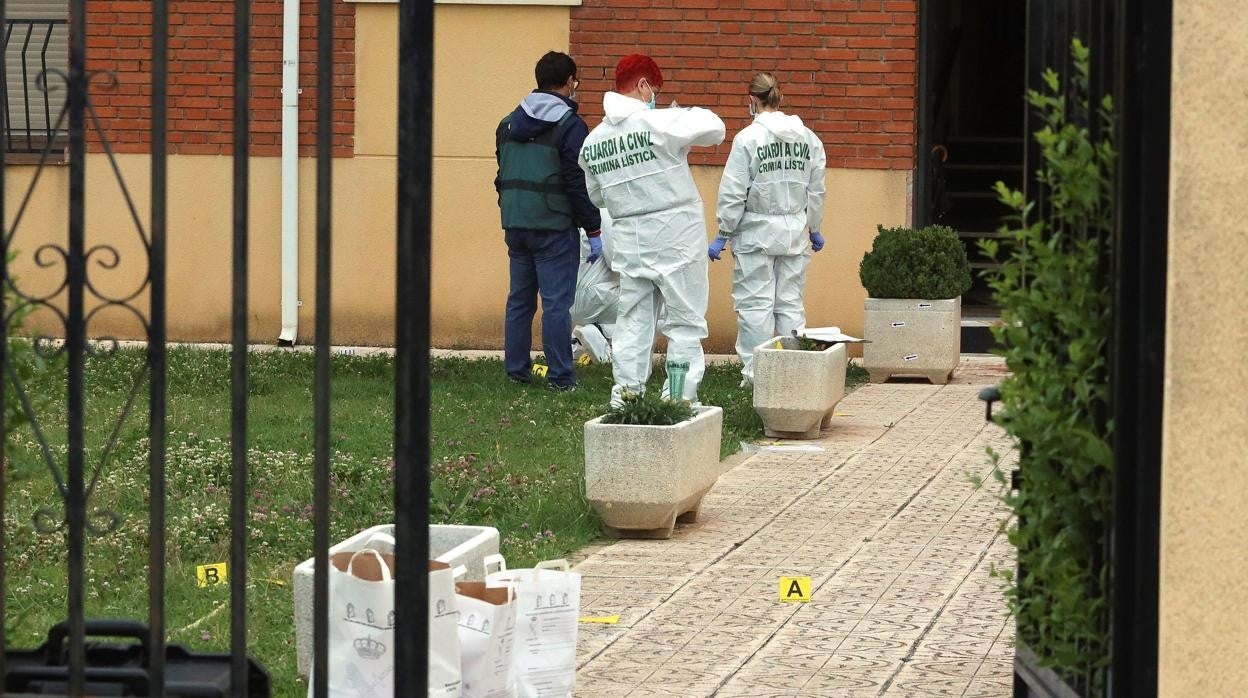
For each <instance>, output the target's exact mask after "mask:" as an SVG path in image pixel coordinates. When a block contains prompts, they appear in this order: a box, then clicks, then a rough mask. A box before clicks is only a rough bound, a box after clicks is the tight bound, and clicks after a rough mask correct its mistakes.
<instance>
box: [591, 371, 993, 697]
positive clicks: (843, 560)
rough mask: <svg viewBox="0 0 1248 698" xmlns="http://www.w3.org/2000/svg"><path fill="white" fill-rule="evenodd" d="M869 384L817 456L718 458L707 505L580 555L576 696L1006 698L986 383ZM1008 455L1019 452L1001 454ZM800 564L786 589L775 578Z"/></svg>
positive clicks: (979, 379) (987, 377) (972, 378)
mask: <svg viewBox="0 0 1248 698" xmlns="http://www.w3.org/2000/svg"><path fill="white" fill-rule="evenodd" d="M1003 372H1004V366H1003V365H1002V364H1001V363H1000V362H999V361H998V360H995V359H984V358H974V359H968V360H965V361H964V363H963V367H962V369H961V370H960V371H959V374H958V376H957V378H956V379H955V382H954V383H953V384H950V385H948V386H942V387H936V386H930V385H927V384H925V383H923V384H919V383H888V384H883V385H868V386H864V387H862V388H860V389H858V390H857V391H855V392H854V393H852V394H851V395H849V396H848V397H847V398H846V399H845V400H844V401H843V402H842V403H841V404H840V406H839V407H838V412H839V413H841V414H843V415H844V416H840V417H838V418H837V419H836V421H835V427H834V429H832V430H829V431H825V432H824V439H823V440H821V441H818V442H814V443H816V444H817V445H819V446H821V447H823V448H824V449H825V450H824V451H822V452H818V453H760V454H757V455H755V456H753V457H751V458H749V459H748V460H746V461H745V462H743V463H740V464H739V465H737V466H736V467H734V468H733V469H732V470H730V471H729V472H726V473H724V475H723V476H722V477H721V478H720V480H719V483H718V484H717V485H716V487H715V489H714V490H712V491H711V493H710V494H708V495H707V497H706V500H705V502H704V504H703V507H702V518H701V520H700V521H699V522H698V523H696V524H692V525H687V526H678V530H677V533H676V535H675V536H673V538H672V539H671V540H668V541H622V542H619V543H616V544H614V545H611V546H609V547H606V548H604V549H602V550H600V551H598V552H596V553H594V554H592V555H591V556H590V557H589V558H587V559H586V560H584V561H583V562H582V563H580V564H579V565H577V567H576V569H577V571H579V572H580V573H581V574H582V575H584V577H583V584H584V590H583V601H582V605H583V607H584V612H583V615H586V616H608V615H611V614H617V613H618V614H621V616H622V618H621V620H620V622H619V623H618V624H615V625H600V624H589V623H583V624H582V625H581V639H580V643H579V652H580V670H579V673H578V679H577V691H576V693H577V695H578V696H625V695H627V696H710V695H715V696H752V697H761V696H844V697H846V698H849V697H857V696H1008V695H1010V688H1011V676H1012V674H1011V668H1010V662H1011V658H1012V656H1013V654H1012V653H1013V649H1012V644H1011V643H1012V640H1013V626H1012V623H1011V622H1010V621H1009V620H1008V618H1007V614H1006V611H1005V605H1004V600H1003V598H1002V595H1001V591H1000V589H1001V582H1000V580H997V579H995V578H993V577H990V576H989V569H990V567H991V566H992V565H996V566H998V567H1007V568H1012V567H1013V551H1012V549H1011V547H1010V545H1009V543H1008V542H1007V541H1006V540H1005V537H1004V535H1003V534H1001V533H1000V532H999V523H1000V522H1001V521H1002V520H1003V519H1004V518H1005V516H1006V512H1005V510H1004V509H1003V507H1002V505H1001V504H1000V503H999V502H998V501H997V500H996V499H995V498H994V496H993V492H995V491H996V490H997V486H996V485H995V483H993V482H992V481H991V479H989V482H988V484H986V485H985V486H984V487H983V488H981V489H976V488H975V486H974V485H973V484H972V483H971V481H970V477H971V476H972V475H978V476H987V475H988V474H989V473H990V472H991V466H990V465H989V463H988V460H987V457H986V455H985V447H988V446H992V447H994V448H996V449H997V450H999V451H1006V450H1008V448H1009V442H1008V440H1007V439H1006V437H1005V435H1004V433H1003V432H1002V431H1001V430H1000V429H999V428H997V427H995V426H991V425H986V424H985V423H984V407H983V403H981V402H979V401H978V400H977V399H976V394H977V392H978V390H979V389H980V388H981V387H983V386H985V385H990V384H993V383H996V382H997V381H998V380H1000V378H1001V377H1002V375H1003ZM1011 458H1012V456H1011ZM782 575H808V576H810V577H811V578H812V584H813V598H812V600H811V602H810V603H781V602H780V601H779V600H778V584H779V577H780V576H782Z"/></svg>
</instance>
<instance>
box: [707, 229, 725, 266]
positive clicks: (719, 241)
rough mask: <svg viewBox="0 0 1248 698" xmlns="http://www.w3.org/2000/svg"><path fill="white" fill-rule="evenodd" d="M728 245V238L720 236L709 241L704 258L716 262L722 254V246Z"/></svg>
mask: <svg viewBox="0 0 1248 698" xmlns="http://www.w3.org/2000/svg"><path fill="white" fill-rule="evenodd" d="M727 244H728V238H726V237H724V236H723V235H720V236H719V237H717V238H715V239H714V240H712V241H711V244H710V246H709V247H707V248H706V256H707V257H710V258H711V259H712V260H714V261H716V262H718V261H719V256H720V255H721V254H723V253H724V245H727Z"/></svg>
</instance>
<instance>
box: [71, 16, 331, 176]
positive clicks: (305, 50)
mask: <svg viewBox="0 0 1248 698" xmlns="http://www.w3.org/2000/svg"><path fill="white" fill-rule="evenodd" d="M251 11H252V28H251V33H252V47H251V70H252V82H251V85H252V88H251V89H252V95H251V152H252V154H253V155H277V154H279V153H280V152H281V141H280V137H281V119H282V107H281V104H282V100H281V97H282V96H281V89H282V1H281V0H251ZM300 11H301V19H300V23H299V24H300V27H299V61H300V63H299V87H300V88H302V90H303V92H302V94H301V95H300V96H299V145H300V148H299V150H300V154H302V155H312V154H313V153H314V146H315V143H316V3H315V1H314V0H301V6H300ZM87 13H88V14H87V21H88V26H89V28H88V43H87V67H88V69H89V70H111V71H113V72H115V73H116V75H117V80H118V84H117V85H116V87H112V88H109V87H108V86H107V85H106V84H104V82H103V81H101V82H97V83H94V84H93V87H92V90H91V97H92V101H93V103H94V105H95V107H96V110H97V111H98V113H99V115H100V117H101V119H102V120H103V122H104V124H105V128H106V129H107V131H108V134H109V138H110V139H111V140H112V142H113V143H114V146H115V148H116V150H118V151H119V152H131V153H134V152H148V151H149V150H150V145H151V47H152V38H151V3H150V2H146V1H144V0H88V2H87ZM169 24H170V27H169V33H170V36H169V152H171V153H185V154H211V155H217V154H228V153H230V152H232V150H233V148H232V147H231V145H230V144H231V142H232V141H233V128H234V127H233V118H234V116H233V114H234V111H233V110H234V99H233V96H232V95H233V90H234V87H233V85H234V77H233V70H234V60H233V55H234V54H233V51H234V38H233V37H234V3H233V2H229V1H220V0H172V1H171V2H170V3H169ZM334 27H335V30H334V36H335V45H334V76H333V79H334V127H333V128H334V155H336V156H339V157H349V156H350V155H351V154H352V151H353V148H354V138H355V7H354V5H352V4H351V3H347V2H341V0H335V2H334ZM92 138H93V139H94V138H95V136H94V135H93V136H92ZM97 147H98V146H97Z"/></svg>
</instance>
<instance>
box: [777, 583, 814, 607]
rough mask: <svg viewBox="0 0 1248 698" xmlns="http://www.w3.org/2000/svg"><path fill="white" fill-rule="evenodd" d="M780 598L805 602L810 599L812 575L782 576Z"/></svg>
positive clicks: (784, 600) (787, 600) (786, 600)
mask: <svg viewBox="0 0 1248 698" xmlns="http://www.w3.org/2000/svg"><path fill="white" fill-rule="evenodd" d="M780 600H781V601H783V602H803V603H804V602H806V601H810V577H781V578H780Z"/></svg>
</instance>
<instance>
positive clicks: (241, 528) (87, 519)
mask: <svg viewBox="0 0 1248 698" xmlns="http://www.w3.org/2000/svg"><path fill="white" fill-rule="evenodd" d="M333 2H334V0H318V5H317V17H318V19H317V74H318V76H320V79H318V85H317V105H318V106H317V121H316V123H317V138H316V159H317V179H316V253H317V263H316V284H317V290H316V337H315V352H316V362H315V373H314V376H313V377H311V379H312V381H313V385H314V405H313V406H312V410H313V413H314V422H315V440H314V444H315V445H314V449H315V453H314V469H315V483H316V484H315V492H314V517H313V520H314V524H313V530H312V531H311V532H310V533H311V538H312V542H313V545H314V550H315V558H316V574H315V581H314V590H315V591H314V608H315V622H314V638H315V640H314V655H313V657H314V672H313V677H312V685H313V689H314V695H316V696H319V697H323V696H326V695H327V676H328V672H329V671H332V670H333V668H332V667H330V666H329V664H328V661H327V658H328V652H327V647H328V645H327V637H328V610H327V609H328V559H327V551H328V547H329V515H330V510H329V495H330V492H329V481H330V478H329V475H330V467H329V456H330V452H329V448H330V439H329V434H330V410H329V406H330V398H331V395H330V385H331V384H330V333H331V329H332V327H331V317H330V302H331V294H332V289H331V287H330V259H331V254H330V253H331V250H332V246H333V239H332V228H331V218H330V211H331V204H332V191H333V180H332V168H331V157H332V105H333V99H332V94H333V93H332V74H333V64H332V61H333V40H334V37H333ZM4 10H5V2H4V0H0V19H3V18H4V16H5V14H4ZM69 10H70V11H69V21H68V23H66V22H65V21H63V20H42V21H35V20H9V21H6V22H5V23H4V26H5V28H6V34H5V46H6V56H8V55H10V54H9V53H7V49H8V48H10V47H13V46H17V45H18V43H15V42H20V46H21V54H20V55H21V59H20V60H19V63H18V64H19V65H20V66H22V70H23V71H26V70H29V71H34V70H35V69H36V67H37V68H38V76H37V78H36V83H35V84H36V86H37V87H39V90H38V94H35V93H30V97H29V98H25V97H24V98H23V100H22V102H21V104H20V105H15V104H13V103H12V100H11V99H10V100H9V101H8V102H6V106H5V122H4V123H5V124H6V127H7V131H6V133H7V138H6V139H5V142H4V144H3V146H4V147H3V148H2V149H0V168H3V166H4V164H5V158H6V157H7V156H8V155H9V154H10V153H23V152H37V153H39V158H38V163H37V170H36V172H35V174H34V176H33V177H32V178H31V179H30V180H29V186H28V188H27V189H26V191H25V192H24V193H23V196H22V198H21V203H20V204H19V206H18V208H17V210H16V211H15V212H13V214H12V216H11V218H10V216H9V215H8V212H6V211H5V210H4V201H5V200H6V197H5V196H4V194H5V192H4V186H5V185H6V184H7V177H6V178H5V181H4V182H0V220H3V221H4V222H5V231H4V232H5V234H4V237H3V240H2V241H0V283H2V286H3V290H4V295H3V300H2V301H0V317H2V318H3V320H4V322H3V323H2V324H0V332H2V333H3V336H2V337H0V363H2V364H3V366H4V373H5V376H4V380H0V404H4V402H5V397H6V393H7V392H8V391H14V392H15V393H16V396H17V397H18V398H19V401H20V402H21V403H22V405H23V410H24V412H25V417H26V419H27V420H28V421H29V422H30V423H31V426H32V431H33V432H34V434H35V435H36V438H37V439H38V440H39V442H40V444H41V445H42V446H43V449H42V452H43V454H44V460H45V465H46V466H47V470H48V474H49V476H50V477H51V479H52V480H53V481H54V482H55V486H56V490H55V491H56V492H57V494H58V495H59V498H60V499H61V504H62V505H63V514H62V513H56V512H52V511H51V510H44V511H42V512H41V514H40V516H38V517H37V520H36V521H31V522H26V523H25V524H24V525H31V526H35V527H36V528H37V529H38V530H39V531H40V532H41V533H42V535H49V536H63V537H64V541H65V546H66V563H65V564H66V573H67V579H68V588H67V592H66V607H65V618H66V620H65V622H63V623H60V624H57V625H56V626H55V627H53V628H52V629H50V631H49V637H48V641H47V643H46V644H45V645H44V646H42V647H39V648H35V649H13V648H9V647H8V643H7V642H6V639H5V634H4V633H5V628H6V627H7V626H6V623H5V621H6V617H5V610H6V609H5V608H4V605H3V604H0V647H3V648H5V649H4V652H3V653H0V686H3V689H0V690H3V692H4V693H5V694H13V693H36V694H39V693H42V694H57V695H71V696H82V695H88V694H97V693H98V694H107V695H134V696H148V695H150V696H165V695H179V696H181V695H186V696H190V695H195V696H210V695H222V696H224V695H230V696H248V695H251V696H264V695H267V694H268V692H269V680H268V676H267V674H266V673H265V671H264V669H263V667H261V666H259V665H258V664H257V663H256V662H255V661H253V660H251V659H250V658H249V657H248V651H247V650H248V648H247V627H246V619H247V614H246V610H247V583H248V579H247V557H248V555H247V552H248V551H247V539H248V530H247V521H248V509H247V494H248V493H247V477H248V472H249V466H250V464H249V463H248V460H247V438H248V434H247V409H248V405H247V394H248V373H247V362H246V359H247V337H248V329H249V328H248V313H247V304H248V298H247V288H248V258H247V252H248V237H249V224H248V216H247V209H248V185H249V150H248V142H249V137H250V134H249V117H248V104H249V96H250V82H251V71H250V65H249V61H248V56H249V49H250V43H251V42H250V26H251V14H250V12H251V11H250V3H247V2H241V1H240V2H237V3H235V5H234V29H235V34H234V80H233V82H234V84H233V103H234V105H235V107H234V108H235V113H234V134H233V135H234V138H233V165H234V169H233V195H232V205H233V211H234V213H233V242H232V250H233V272H232V274H233V297H232V310H233V332H232V369H231V395H232V398H231V415H232V418H231V466H232V467H231V483H232V485H231V509H230V531H231V547H230V564H231V567H232V569H231V571H230V574H229V585H230V606H231V633H230V639H231V642H230V652H229V653H228V654H204V653H196V652H193V651H191V650H188V649H186V648H182V647H178V646H173V645H169V644H168V643H167V642H166V628H165V589H166V584H165V581H166V580H165V570H166V563H167V560H166V538H165V531H166V526H165V524H166V519H165V505H166V487H165V485H166V478H165V465H166V454H165V437H166V431H167V428H166V415H167V405H166V392H167V391H166V386H167V376H166V373H167V369H166V339H167V337H166V278H165V277H166V257H167V240H168V237H169V235H170V234H171V233H173V234H177V233H178V231H170V230H169V229H168V201H167V184H168V167H167V162H166V151H167V142H168V139H167V134H168V76H169V71H168V61H169V49H168V34H169V2H168V0H153V2H152V3H151V13H152V14H151V18H152V23H151V46H152V86H151V88H152V89H151V94H152V98H151V113H152V134H151V136H152V137H151V143H152V150H151V165H150V180H151V210H150V212H149V216H148V217H147V219H146V220H145V219H144V217H143V216H142V215H140V213H139V211H138V209H137V207H136V206H135V204H134V201H133V198H132V197H131V195H130V192H129V189H128V188H127V185H126V181H125V178H124V176H123V170H122V169H121V168H120V167H118V165H117V162H116V160H115V159H114V156H113V152H112V147H111V142H110V139H109V134H108V131H107V124H106V123H103V122H102V120H101V119H100V118H99V117H98V115H97V114H96V111H95V108H94V107H93V105H92V99H91V98H92V95H93V94H94V93H95V91H96V90H100V89H108V87H109V85H110V84H115V82H116V81H115V79H113V77H112V76H109V75H107V74H101V73H98V72H93V71H91V70H90V69H89V66H90V62H89V56H88V55H87V40H86V39H87V27H88V22H90V21H91V19H92V18H91V17H90V15H89V14H88V13H87V11H86V10H87V3H86V0H71V2H69ZM399 10H400V12H399V16H400V25H399V32H400V37H399V46H400V72H399V90H398V93H397V95H396V96H397V98H398V99H399V110H398V113H399V124H398V131H399V133H398V136H399V145H400V148H399V153H400V155H399V158H398V168H397V187H398V199H397V200H398V210H397V221H398V229H397V241H398V244H397V250H396V264H397V279H398V281H397V289H396V294H397V310H396V390H395V393H396V404H395V461H396V466H395V475H396V477H395V492H394V496H395V512H396V521H395V524H396V530H395V534H396V535H395V537H396V540H397V545H396V567H397V574H396V579H397V591H396V626H395V628H396V630H395V635H396V644H397V647H396V651H395V668H396V674H395V677H396V687H395V694H396V695H398V696H405V697H406V696H419V695H424V694H425V690H426V689H425V686H426V673H427V659H426V655H427V645H428V638H427V635H426V633H427V596H428V594H427V591H428V590H427V574H426V569H427V568H426V562H427V559H428V504H427V503H428V496H429V494H428V493H429V481H428V461H429V446H428V443H429V410H428V407H429V372H428V353H429V269H430V218H429V212H430V203H431V200H430V186H431V163H432V141H431V139H432V129H431V122H432V118H431V101H432V89H433V86H432V79H433V72H432V57H433V33H432V31H433V30H432V27H433V0H400V2H399ZM57 27H64V28H67V29H68V37H67V47H68V60H67V62H66V64H65V65H64V66H53V65H50V64H49V62H48V57H47V56H48V55H49V53H50V51H49V48H48V47H49V46H51V45H52V42H53V41H54V37H53V38H50V37H52V32H55V31H56V30H57V29H56V28H57ZM41 32H42V33H41ZM40 37H42V38H40ZM36 49H37V51H36ZM35 56H38V63H37V64H36V63H35V62H34V60H35V58H34V57H35ZM28 59H29V60H28ZM28 66H29V67H28ZM12 69H13V64H12V62H11V61H10V62H6V69H5V78H6V80H9V79H10V78H11V74H10V73H11V70H12ZM23 75H24V77H23V81H24V82H23V84H26V81H27V77H28V73H23ZM58 90H60V91H62V92H61V94H64V108H63V109H60V110H57V109H55V108H53V107H52V99H51V98H50V95H53V94H56V93H57V91H58ZM6 94H9V95H12V94H13V93H12V91H11V90H10V91H8V92H6ZM22 94H24V95H25V94H27V92H26V91H23V92H22ZM40 99H42V100H44V102H43V104H44V108H43V111H42V112H39V113H40V114H42V115H43V121H44V123H43V128H42V129H38V128H36V127H35V126H36V125H35V124H33V123H32V117H31V114H32V113H34V112H37V111H38V110H36V109H34V107H33V106H32V105H34V104H36V103H37V102H38V100H40ZM19 106H20V107H21V108H22V109H24V111H20V112H19V109H18V107H19ZM54 112H55V113H56V116H55V118H52V116H51V115H52V114H53V113H54ZM14 124H20V125H22V129H20V133H19V132H18V130H15V128H14V127H13V126H12V125H14ZM88 130H91V131H92V132H93V138H94V141H93V142H95V143H98V144H99V152H93V153H91V154H90V155H89V157H92V158H97V157H98V158H105V159H107V160H108V161H109V163H110V166H111V171H112V172H113V174H114V175H115V176H116V178H117V183H118V184H119V185H120V188H121V191H122V193H123V195H124V196H125V198H126V201H127V203H128V205H129V210H130V213H131V216H132V218H133V223H134V225H135V230H136V231H137V234H138V236H139V238H140V242H141V248H142V250H143V252H144V254H145V256H146V259H142V260H139V263H146V265H147V269H148V273H147V274H146V275H144V277H143V278H142V280H141V281H140V282H139V283H138V284H137V287H136V288H133V289H130V290H129V291H128V292H125V293H121V294H114V293H111V292H107V291H105V290H104V286H103V285H101V284H99V283H97V282H96V281H95V280H94V279H93V274H95V273H100V271H101V270H109V269H113V268H116V267H117V266H118V265H119V264H121V263H122V261H123V260H122V259H121V254H120V253H119V251H118V250H119V247H118V244H117V243H118V241H117V240H99V239H90V240H89V239H88V234H87V220H86V209H85V204H86V201H87V199H88V197H89V196H90V195H91V192H89V191H87V178H86V158H87V157H88V153H87V147H86V144H87V133H88ZM27 132H29V135H28V136H27ZM62 133H63V134H64V140H65V142H66V144H67V147H68V151H69V168H68V169H69V173H68V181H69V194H68V200H67V201H65V203H64V208H63V210H64V211H65V212H66V215H67V222H68V226H67V230H68V236H67V238H66V239H65V241H64V242H41V243H40V242H35V243H34V252H33V254H34V258H35V260H36V261H37V263H38V265H39V266H40V267H42V268H43V269H44V270H52V271H53V273H58V274H60V273H63V277H61V278H60V279H59V280H58V282H57V283H56V284H54V290H52V291H51V292H44V291H42V290H38V291H37V290H32V289H30V288H27V287H25V286H24V285H23V283H22V282H21V281H20V280H19V279H17V278H16V277H15V276H13V275H11V274H10V269H9V266H8V263H7V259H8V255H9V252H10V251H11V250H13V249H16V247H15V245H19V246H20V245H21V244H22V243H21V240H22V232H23V230H24V229H25V228H29V227H30V226H29V225H26V226H23V219H24V218H25V217H26V216H27V213H28V210H27V209H28V205H29V204H30V202H31V200H32V193H33V192H34V190H35V188H36V187H37V186H38V183H39V181H40V174H41V173H42V172H43V169H44V167H45V166H46V165H48V164H49V162H50V161H51V152H52V150H53V149H54V146H55V144H56V143H57V142H58V140H57V139H58V138H60V137H61V136H60V134H62ZM19 136H20V137H19ZM40 139H42V140H41V141H40ZM94 230H95V229H94V228H93V235H98V234H99V233H94ZM27 244H31V241H29V240H27ZM145 299H146V300H147V303H144V302H143V301H144V300H145ZM145 306H146V307H145ZM32 310H39V311H41V312H42V313H43V314H44V315H45V316H50V317H52V318H55V320H54V322H55V323H58V324H59V327H57V328H56V330H55V331H53V332H52V333H51V334H52V335H55V337H51V336H49V337H39V338H36V339H35V340H34V342H33V347H34V350H35V351H36V352H38V353H40V354H42V355H43V356H44V357H46V358H55V359H57V360H58V361H61V362H63V365H64V366H65V367H66V380H65V386H66V419H65V424H64V425H63V426H64V434H65V444H64V446H65V448H63V449H60V448H53V447H52V444H50V443H49V441H50V438H49V436H48V434H50V433H53V432H52V431H50V430H49V429H47V428H45V427H46V426H50V425H43V424H41V423H40V421H39V420H40V415H38V414H36V413H35V411H34V410H33V409H31V407H30V404H31V403H30V400H29V399H28V397H29V396H28V395H27V394H26V388H25V386H24V385H23V383H22V381H21V379H20V376H19V373H18V371H17V369H16V367H15V366H14V361H13V360H12V357H11V356H10V354H11V353H12V352H10V350H9V348H10V346H12V345H11V344H10V342H11V338H10V337H9V328H10V327H11V325H12V323H13V321H14V320H15V319H16V318H20V317H22V316H23V315H24V314H26V313H28V312H30V311H32ZM106 310H113V311H116V310H121V311H125V312H128V313H129V314H131V315H132V316H133V317H135V318H137V319H138V320H139V321H140V322H141V325H142V327H143V330H144V333H145V335H146V338H147V340H148V349H147V360H146V365H145V367H144V370H143V371H142V372H141V375H137V376H135V377H134V381H135V382H134V387H133V389H132V393H131V394H132V399H131V401H130V403H129V405H128V409H129V408H130V407H133V406H134V404H135V402H136V400H137V399H138V397H139V396H140V395H141V394H142V390H143V387H144V386H146V388H147V393H148V403H149V424H148V435H149V440H150V446H151V448H150V461H149V469H150V482H149V483H148V485H149V487H150V506H149V521H148V535H149V537H148V540H149V579H148V582H149V588H150V593H149V598H148V608H147V610H146V617H145V618H144V617H143V615H144V614H143V609H133V616H134V618H133V619H129V620H121V621H118V620H111V621H103V620H99V619H92V618H88V617H87V616H86V613H85V610H84V593H85V586H84V584H85V582H86V580H85V579H84V576H85V574H84V572H85V565H84V555H85V552H86V549H87V547H88V545H89V543H90V541H91V539H92V537H93V536H96V535H102V534H105V533H107V532H109V531H110V530H112V529H113V528H114V527H115V526H116V525H117V519H118V516H117V514H115V513H112V512H109V511H108V510H107V509H106V508H105V507H104V506H103V505H97V503H95V502H92V501H91V500H92V494H93V492H94V486H95V483H96V482H97V479H98V477H99V475H100V473H101V471H102V470H103V469H105V468H107V466H108V459H107V453H108V449H105V452H104V457H102V458H99V459H93V462H88V453H87V450H86V449H85V447H84V427H85V422H86V420H87V419H88V418H89V416H88V413H87V411H86V410H85V408H84V405H85V401H86V397H87V395H86V392H87V389H86V386H85V385H84V381H83V373H84V360H85V358H86V356H87V355H88V354H91V355H92V356H94V357H96V358H98V359H102V360H107V359H108V358H109V357H110V356H111V355H112V353H113V352H115V351H116V347H117V343H116V342H114V341H111V340H110V339H109V338H107V337H99V336H96V335H95V334H93V333H92V331H91V324H92V320H93V319H94V318H95V317H96V316H97V315H98V314H99V313H100V312H103V311H106ZM62 340H63V341H62ZM128 409H127V411H128ZM125 416H126V415H125V414H123V415H122V419H124V418H125ZM6 426H7V425H6V424H5V423H4V418H3V415H2V414H0V442H5V439H6V437H7V432H6ZM58 431H59V428H58ZM60 454H64V455H60ZM4 488H5V478H3V477H0V519H3V517H4V506H5V498H4V495H5V489H4ZM0 535H2V534H0ZM3 543H4V541H3V540H0V599H5V598H6V593H5V577H4V570H5V562H6V558H5V553H6V548H5V545H4V544H3ZM104 637H107V638H113V639H114V643H113V644H105V643H102V642H99V641H98V640H99V639H100V638H104ZM117 638H120V639H122V640H124V641H125V642H122V643H121V644H117V643H116V642H115V640H116V639H117Z"/></svg>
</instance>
